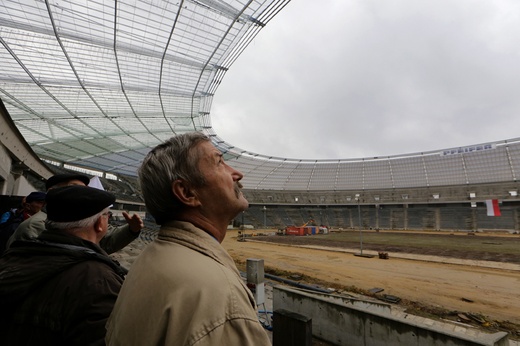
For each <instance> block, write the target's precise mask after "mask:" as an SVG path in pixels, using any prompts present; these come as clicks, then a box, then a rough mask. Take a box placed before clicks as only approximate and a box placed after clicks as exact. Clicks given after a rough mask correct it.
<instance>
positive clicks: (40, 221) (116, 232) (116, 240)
mask: <svg viewBox="0 0 520 346" xmlns="http://www.w3.org/2000/svg"><path fill="white" fill-rule="evenodd" d="M89 182H90V179H89V177H87V176H86V175H83V174H75V173H64V174H57V175H54V176H52V177H50V178H49V180H47V182H46V184H45V187H46V189H47V191H49V190H51V189H55V188H57V187H63V186H73V185H79V186H87V185H88V184H89ZM123 217H124V218H125V220H126V222H127V224H126V225H124V226H120V227H114V226H112V225H109V226H108V227H109V229H108V234H107V235H106V237H104V238H103V239H102V240H101V243H100V246H101V248H103V250H105V251H106V252H107V253H109V254H111V253H114V252H116V251H119V250H121V249H122V248H124V247H125V246H127V245H128V244H130V243H131V242H132V241H133V240H134V239H135V238H137V237H138V236H139V232H140V231H141V229H142V228H143V226H144V224H143V220H141V218H140V217H139V215H137V214H134V215H132V216H130V215H129V214H128V213H126V212H123ZM46 218H47V214H46V213H45V212H44V211H40V212H39V213H36V214H34V215H33V216H32V217H31V218H29V219H27V220H25V221H24V222H22V223H21V224H20V225H19V226H18V228H17V229H16V231H15V232H14V234H13V235H12V236H11V238H10V239H9V241H8V243H7V248H9V247H11V245H12V244H13V242H15V241H17V240H22V239H25V240H27V239H35V238H37V237H38V236H39V235H40V233H41V232H43V230H44V229H45V219H46Z"/></svg>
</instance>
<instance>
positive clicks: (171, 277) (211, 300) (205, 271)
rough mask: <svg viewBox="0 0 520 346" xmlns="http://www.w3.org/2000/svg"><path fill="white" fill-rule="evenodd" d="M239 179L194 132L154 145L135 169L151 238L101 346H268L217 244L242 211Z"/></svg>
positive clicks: (244, 205)
mask: <svg viewBox="0 0 520 346" xmlns="http://www.w3.org/2000/svg"><path fill="white" fill-rule="evenodd" d="M242 177H243V175H242V173H240V172H239V171H237V170H235V169H233V168H232V167H230V166H228V165H227V164H226V162H224V159H223V157H222V153H221V152H220V151H219V150H218V149H217V148H216V147H215V146H213V144H212V143H211V140H210V139H209V138H208V137H207V136H205V135H204V134H202V133H199V132H194V133H186V134H183V135H178V136H175V137H173V138H171V139H170V140H168V141H166V142H165V143H163V144H160V145H159V146H157V147H155V148H154V149H153V150H152V151H151V152H150V153H149V154H148V155H147V156H146V157H145V159H144V161H143V164H142V165H141V167H140V169H139V181H140V184H141V189H142V191H143V196H144V200H145V203H146V207H147V210H148V212H149V213H151V214H152V215H153V217H154V218H155V220H156V221H157V223H159V224H160V225H161V229H160V230H159V234H158V237H157V239H156V240H155V241H154V242H153V243H151V244H149V245H148V246H147V247H146V248H145V249H144V250H143V252H141V254H140V255H139V257H138V258H137V259H136V261H135V262H134V263H133V264H132V268H131V269H130V272H129V273H128V277H127V278H126V279H125V283H124V284H123V287H122V288H121V293H120V295H119V297H118V298H117V302H116V305H115V306H114V311H113V312H112V314H111V316H110V319H109V321H108V323H107V337H106V341H107V344H108V345H114V346H116V345H117V346H119V345H121V346H122V345H124V346H131V345H135V346H138V345H171V346H173V345H179V346H180V345H197V346H210V345H211V346H221V345H241V346H253V345H254V346H270V345H271V342H270V340H269V337H268V335H267V333H266V332H265V330H264V328H263V327H262V325H261V324H260V322H259V321H258V315H257V311H256V303H255V300H254V297H253V295H252V293H251V291H250V290H249V289H248V288H247V286H246V285H245V284H244V282H243V280H242V278H241V277H240V273H239V271H238V269H237V268H236V266H235V263H234V261H233V259H232V258H231V256H230V255H229V254H228V253H227V252H226V250H225V249H224V248H223V247H222V245H221V244H220V243H221V242H222V241H223V240H224V237H225V236H226V230H227V226H228V225H229V223H230V221H231V220H233V218H234V217H235V216H236V215H238V214H239V213H241V212H242V211H243V210H245V209H246V208H247V207H248V202H247V200H246V199H245V198H244V196H243V194H242V192H241V189H240V188H241V187H242V185H241V184H240V180H241V179H242Z"/></svg>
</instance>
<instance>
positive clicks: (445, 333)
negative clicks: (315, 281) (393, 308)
mask: <svg viewBox="0 0 520 346" xmlns="http://www.w3.org/2000/svg"><path fill="white" fill-rule="evenodd" d="M363 305H366V306H363ZM369 305H370V302H367V301H364V302H363V303H362V304H361V305H357V304H350V303H348V302H344V301H342V300H341V299H338V298H337V297H335V298H333V299H329V298H328V297H326V296H324V295H316V294H313V293H310V292H304V291H300V290H296V289H292V288H288V287H284V286H275V287H273V310H278V309H284V310H287V311H292V312H294V313H297V314H301V315H304V316H308V317H309V318H311V319H312V333H313V336H315V337H317V338H320V339H322V340H325V341H327V342H330V343H332V344H335V345H345V346H351V345H352V346H360V345H362V346H392V345H395V346H402V345H407V346H408V345H417V346H419V345H420V346H433V345H439V346H440V345H442V346H446V345H448V346H470V345H475V346H476V345H487V346H490V345H493V346H507V345H509V340H508V336H507V333H506V332H499V333H494V334H486V333H478V334H475V335H467V334H463V333H458V332H456V331H450V330H445V329H441V328H437V327H435V326H431V325H426V324H424V325H423V324H421V323H419V322H416V321H410V320H407V319H404V318H401V317H398V316H393V315H391V314H390V313H389V312H387V311H386V310H387V309H386V308H385V307H381V306H374V307H370V306H369ZM374 305H380V304H378V303H374Z"/></svg>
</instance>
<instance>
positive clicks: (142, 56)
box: [0, 0, 288, 175]
mask: <svg viewBox="0 0 520 346" xmlns="http://www.w3.org/2000/svg"><path fill="white" fill-rule="evenodd" d="M287 2H288V1H285V0H267V1H220V0H185V1H183V0H179V1H164V0H141V1H136V0H117V1H96V0H60V1H55V0H46V1H23V0H1V1H0V7H1V8H2V10H1V11H0V42H1V45H2V49H0V63H1V66H2V74H1V75H0V95H1V99H2V100H3V102H4V104H5V106H6V108H7V110H8V112H9V114H10V116H11V118H12V120H13V121H14V122H15V124H16V126H17V128H18V129H19V130H20V132H21V133H22V135H23V137H24V138H25V140H26V141H27V142H28V143H29V144H30V145H31V146H32V148H33V149H34V151H35V152H36V153H37V154H38V155H39V156H40V157H42V158H46V159H50V160H54V161H58V162H67V163H70V164H76V165H80V166H84V167H91V168H94V169H98V170H102V171H106V172H114V173H121V174H129V175H135V174H136V166H137V165H138V164H139V162H140V161H142V158H143V156H144V154H146V153H147V152H148V151H149V149H150V148H151V147H154V146H155V145H157V144H159V143H161V142H163V141H164V140H166V139H168V138H170V137H171V136H172V135H173V134H178V133H183V132H188V131H202V132H205V133H206V134H208V135H210V136H211V137H213V141H214V142H215V143H222V144H221V145H220V144H219V146H222V147H223V149H225V150H226V151H227V148H231V147H232V146H231V145H228V144H225V143H223V141H222V140H221V139H219V138H218V137H217V136H216V134H215V133H214V132H213V130H212V127H211V122H210V117H209V114H210V107H211V102H212V97H213V94H214V93H215V90H216V88H217V87H218V85H219V84H220V81H221V80H222V78H223V77H224V75H225V73H226V71H227V70H228V68H229V67H230V66H231V64H232V63H233V62H234V61H235V60H236V58H237V57H238V56H239V55H240V53H241V52H242V51H243V49H245V48H246V47H247V45H248V44H249V43H250V42H251V40H252V39H253V38H254V37H255V36H256V34H257V33H258V32H259V30H260V29H261V28H262V27H264V26H265V25H266V23H267V22H269V20H270V19H271V18H272V17H273V16H274V15H275V14H276V13H277V12H278V11H280V10H281V9H282V8H283V7H284V6H285V4H286V3H287Z"/></svg>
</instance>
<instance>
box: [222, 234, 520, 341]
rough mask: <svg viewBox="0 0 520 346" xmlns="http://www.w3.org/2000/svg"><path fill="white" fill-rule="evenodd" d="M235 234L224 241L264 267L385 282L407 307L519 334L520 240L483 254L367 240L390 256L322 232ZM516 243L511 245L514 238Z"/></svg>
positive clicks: (347, 285)
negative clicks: (338, 243)
mask: <svg viewBox="0 0 520 346" xmlns="http://www.w3.org/2000/svg"><path fill="white" fill-rule="evenodd" d="M269 231H272V230H269ZM258 232H262V231H258ZM237 235H238V233H237V231H229V232H228V234H227V236H226V239H225V241H224V243H223V245H224V247H225V248H226V249H227V250H228V251H229V253H230V254H231V255H232V256H233V258H234V259H235V260H236V261H237V262H238V263H240V262H243V261H245V260H246V259H247V258H262V259H264V264H265V267H266V272H269V271H273V272H275V273H277V274H279V275H283V273H286V274H287V275H289V274H290V273H296V274H301V275H303V276H304V279H305V280H307V281H310V282H311V283H312V282H318V283H320V284H322V285H325V287H334V288H336V289H343V290H351V291H354V292H358V293H367V292H368V291H369V290H370V289H372V288H382V289H384V291H383V292H381V294H390V295H394V296H397V297H399V298H401V302H400V303H399V304H400V305H403V306H405V307H407V308H409V309H410V312H413V313H418V314H425V315H427V316H430V315H436V316H438V317H442V318H447V319H452V320H459V321H462V322H465V323H469V324H477V325H479V326H480V327H482V328H485V329H488V330H490V331H493V330H506V331H509V332H510V333H511V335H512V337H514V338H515V339H517V338H518V336H519V335H520V299H518V289H519V287H520V247H518V248H517V249H518V251H517V252H516V253H514V251H513V253H511V254H508V255H504V254H497V253H493V251H491V252H490V253H487V254H486V255H483V254H482V253H479V252H472V255H468V254H462V253H461V251H454V252H452V253H451V254H450V253H449V251H448V250H447V249H442V250H444V252H442V251H441V253H439V249H437V250H436V251H434V250H433V249H430V250H428V247H422V246H420V245H418V246H411V247H408V248H399V247H398V246H395V245H385V246H384V248H378V247H377V246H373V247H371V246H370V244H368V243H367V244H364V247H363V248H364V251H365V254H368V253H375V254H377V251H382V250H384V251H388V253H389V259H387V260H385V259H380V258H379V257H378V256H375V257H373V258H366V257H359V256H354V255H353V253H359V249H360V244H359V242H358V243H352V244H351V245H352V248H350V249H349V248H348V246H346V245H345V244H342V249H338V248H336V249H334V248H333V245H334V244H331V243H330V242H329V243H327V242H326V239H325V240H324V239H323V238H325V237H313V236H304V237H294V236H293V237H289V236H271V237H252V238H248V239H250V240H254V241H249V240H248V241H245V242H239V241H237ZM478 237H479V241H480V242H488V243H489V244H490V246H489V248H492V245H493V244H499V242H500V243H505V244H509V245H511V244H510V242H516V241H520V240H519V239H518V235H516V236H515V237H499V239H496V237H495V236H493V237H491V236H490V237H489V238H482V237H483V236H482V235H480V234H479V235H478ZM466 239H469V238H464V240H463V241H461V242H460V243H461V246H465V245H467V243H469V241H466ZM259 240H262V241H263V242H258V241H259ZM275 241H276V243H275ZM282 242H284V243H286V244H282ZM289 243H290V244H289ZM295 245H298V246H295ZM512 245H513V249H514V246H516V244H512ZM301 246H320V247H327V248H328V247H330V248H328V249H326V250H325V249H315V248H305V247H301ZM389 249H390V250H389ZM414 251H415V252H414ZM417 252H419V254H417V255H416V256H417V259H416V260H412V259H402V258H398V257H399V254H400V253H403V254H404V253H412V254H414V253H417ZM424 255H435V256H438V255H441V256H452V257H453V256H455V257H457V255H458V257H459V260H458V262H459V263H460V264H449V263H439V262H432V261H425V260H418V259H419V257H420V258H422V259H425V258H428V257H422V256H424ZM412 257H413V256H412ZM461 257H464V258H463V259H460V258H461ZM482 257H485V258H484V259H485V260H487V261H491V260H492V261H497V262H493V263H492V262H487V264H491V266H492V267H482V266H479V264H481V261H482V259H483V258H482ZM437 260H438V259H437ZM441 260H442V258H441ZM500 262H502V263H503V264H501V263H500ZM493 267H495V268H493ZM504 268H507V269H504ZM466 318H467V320H466Z"/></svg>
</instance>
